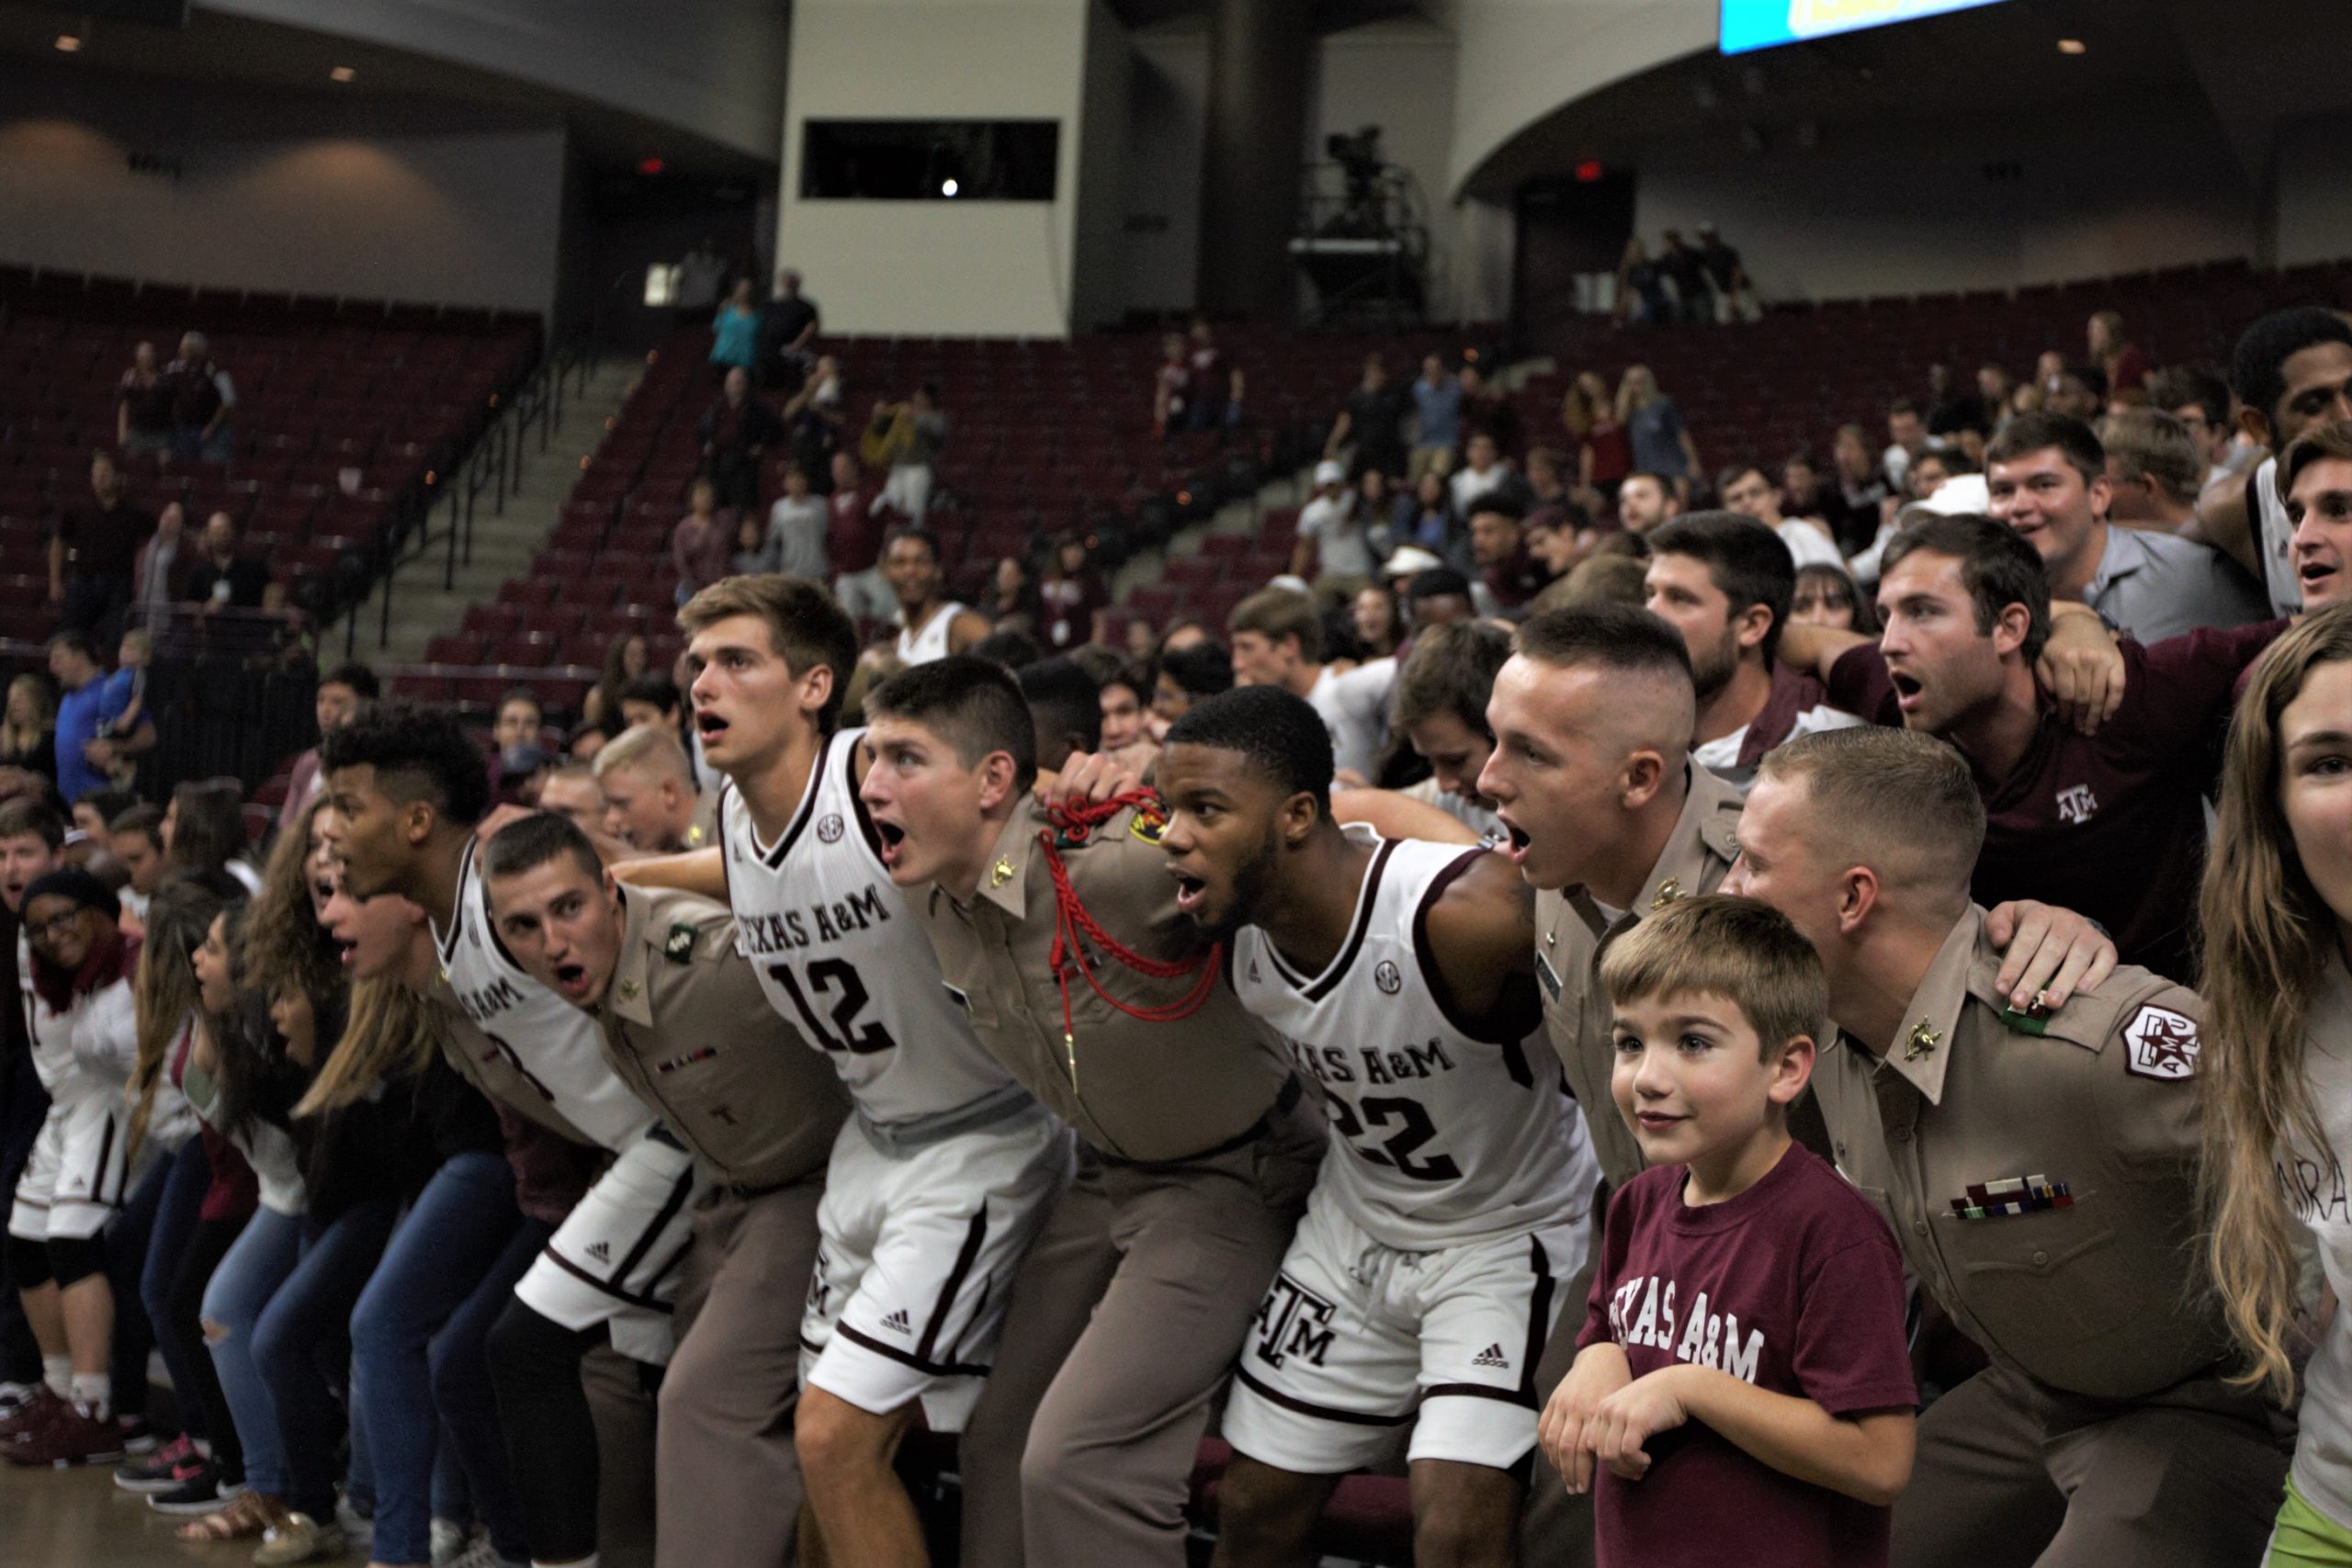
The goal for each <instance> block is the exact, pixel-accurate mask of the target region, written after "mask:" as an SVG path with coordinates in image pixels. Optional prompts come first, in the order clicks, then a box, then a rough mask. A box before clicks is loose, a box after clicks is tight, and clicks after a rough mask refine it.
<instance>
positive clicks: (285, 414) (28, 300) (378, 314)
mask: <svg viewBox="0 0 2352 1568" xmlns="http://www.w3.org/2000/svg"><path fill="white" fill-rule="evenodd" d="M187 330H196V331H201V332H203V333H205V334H206V335H207V337H208V338H209V341H210V352H211V355H212V358H213V360H214V361H215V362H216V363H217V364H218V365H220V367H221V368H222V369H223V370H225V371H227V372H228V374H229V376H230V378H231V380H232V383H233V385H234V387H235V389H236V395H237V406H236V408H235V410H234V412H233V413H232V416H231V418H232V428H233V430H234V432H235V438H236V445H235V452H234V457H233V459H232V461H231V462H230V463H229V464H228V466H227V467H226V468H222V467H220V466H218V465H208V464H193V465H187V464H167V465H165V466H164V468H163V469H162V471H161V472H160V473H159V472H158V469H157V466H156V464H155V463H154V462H153V460H152V459H142V460H140V461H135V462H125V463H124V464H123V473H124V477H125V480H126V486H125V488H126V490H127V491H128V493H129V494H130V497H131V499H132V500H133V501H134V502H136V503H137V504H139V505H140V506H141V507H143V508H145V509H147V510H149V511H151V512H152V511H155V510H157V509H160V508H161V507H162V506H164V504H165V503H166V502H173V501H177V502H182V503H183V504H184V505H185V507H186V509H187V520H188V526H189V528H190V529H191V531H193V530H195V529H198V528H200V527H202V525H203V523H204V520H205V518H206V517H207V516H209V514H210V513H214V512H227V513H230V514H231V515H232V517H234V518H236V519H237V521H238V523H239V525H241V527H242V528H243V531H244V536H245V547H246V548H247V549H248V550H249V551H251V552H252V553H254V554H255V555H258V556H261V557H263V558H266V559H267V560H268V561H269V563H270V568H271V572H272V575H273V576H274V577H275V578H277V580H278V581H285V582H288V584H289V586H290V585H293V584H297V583H302V582H306V581H307V582H310V583H312V584H315V585H318V586H319V587H326V586H329V585H337V586H339V587H340V588H341V589H342V590H343V591H345V592H358V591H363V590H364V587H365V583H364V581H360V580H358V579H356V578H354V577H345V578H344V579H343V580H342V581H340V583H339V584H338V583H337V571H338V567H339V565H341V563H343V562H344V560H345V557H346V556H347V555H349V554H351V553H353V552H358V553H361V554H372V553H373V548H374V547H375V546H376V545H377V544H378V543H379V541H380V539H381V536H382V535H383V533H384V531H385V530H387V529H388V528H390V526H392V525H394V524H395V522H396V521H397V520H398V519H399V518H401V516H403V515H404V514H406V515H413V510H414V503H415V502H417V501H418V500H420V499H421V498H422V496H423V494H424V491H425V490H426V488H427V486H428V476H432V477H435V478H437V476H438V475H439V474H441V473H446V472H447V471H449V470H450V469H451V468H452V467H453V465H454V461H455V459H456V458H457V457H458V456H459V455H461V454H462V452H463V451H464V449H465V447H466V446H469V444H470V443H471V442H472V440H473V439H474V438H475V437H476V436H478V435H479V434H481V431H482V430H483V429H484V428H485V427H486V426H487V425H488V423H490V421H491V419H492V417H493V415H494V412H495V402H494V399H495V398H496V397H498V396H499V395H500V394H503V393H504V392H506V391H508V390H510V389H512V388H514V387H515V385H517V384H518V383H519V382H520V381H521V380H522V379H523V378H524V377H525V376H526V375H527V374H528V372H529V370H530V368H531V367H532V366H533V364H534V363H535V362H536V360H537V354H538V348H539V327H538V322H537V319H536V318H534V317H526V316H518V315H514V314H508V313H496V312H491V311H487V310H446V311H445V310H436V309H435V308H433V307H430V306H406V305H393V306H389V307H387V306H385V305H383V304H381V303H368V304H362V303H354V302H344V301H336V300H332V299H309V298H305V297H299V296H293V297H289V296H287V295H283V294H279V295H274V296H260V295H239V294H234V293H215V292H212V291H209V290H207V291H204V292H202V293H200V294H199V293H196V292H193V291H191V290H189V289H186V288H158V287H147V288H136V287H135V286H133V285H131V284H129V283H127V282H122V281H119V280H112V279H105V278H91V279H87V280H85V279H83V278H81V277H79V276H71V277H61V276H55V275H48V276H37V275H34V274H32V273H28V272H26V271H23V270H21V269H9V268H0V430H5V433H6V440H5V442H0V637H9V638H18V639H28V640H38V639H40V637H44V636H46V635H47V633H48V630H49V626H50V621H51V610H50V606H49V603H48V594H47V591H46V589H47V577H46V574H47V570H48V567H47V554H46V552H47V547H48V546H47V541H48V536H49V530H50V527H51V518H52V517H53V516H54V514H55V513H56V512H57V511H58V510H59V509H62V508H70V507H74V506H79V505H82V504H84V503H85V502H87V500H88V498H89V464H90V455H91V453H92V452H93V451H94V450H96V449H100V448H104V449H107V450H109V451H111V450H112V449H113V448H114V446H115V390H116V388H117V385H118V384H119V381H120V378H121V376H122V373H123V371H124V370H125V369H126V368H127V367H129V366H130V361H131V352H132V349H133V348H134V346H135V345H136V344H139V343H141V342H142V341H143V342H152V343H153V344H154V345H155V353H156V357H157V363H158V365H159V366H160V365H162V364H164V363H166V362H168V361H169V360H170V359H171V358H172V357H173V356H174V355H175V354H176V353H177V352H178V344H179V338H180V334H181V333H182V332H184V331H187ZM345 570H348V569H345ZM295 598H296V601H297V602H298V603H300V602H302V601H303V599H304V598H305V595H303V594H300V593H298V594H296V595H295ZM312 604H313V607H314V608H326V607H328V606H327V605H326V604H325V603H324V602H323V601H319V600H317V599H315V597H313V599H312Z"/></svg>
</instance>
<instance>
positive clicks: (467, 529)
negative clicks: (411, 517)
mask: <svg viewBox="0 0 2352 1568" xmlns="http://www.w3.org/2000/svg"><path fill="white" fill-rule="evenodd" d="M628 281H629V279H628V275H626V274H624V275H623V276H619V277H616V278H615V279H614V280H613V282H612V284H611V286H610V287H608V288H606V289H605V292H604V294H603V295H602V296H601V297H600V298H599V299H597V301H596V303H595V305H594V307H593V308H592V309H591V310H589V311H588V313H587V314H586V315H585V316H584V317H583V318H582V320H581V321H578V322H577V323H575V325H574V327H573V329H572V330H571V332H569V333H566V334H564V335H563V336H562V337H561V338H560V339H558V340H557V342H556V344H555V345H554V346H553V347H552V348H550V349H549V350H548V352H547V353H546V354H545V355H542V356H541V357H540V359H539V363H538V365H537V367H535V368H534V369H533V370H532V371H531V373H530V374H529V375H528V376H526V377H525V378H524V379H523V382H522V384H521V385H520V386H519V387H517V388H515V390H514V393H513V395H512V396H509V397H503V398H502V397H499V396H497V395H495V394H493V395H492V404H493V405H495V406H497V408H498V412H497V415H496V417H495V418H493V419H492V421H491V423H490V427H489V428H488V429H487V430H485V431H484V432H483V433H482V434H481V439H480V440H478V441H476V442H475V443H474V444H473V446H472V448H471V449H470V450H469V451H468V452H467V454H466V455H465V457H464V458H463V459H462V460H461V461H460V462H459V463H458V468H457V469H456V471H455V472H453V473H451V474H449V475H448V476H447V480H446V482H443V483H441V484H439V486H438V489H437V491H435V493H433V494H432V497H431V499H430V500H428V501H427V502H425V504H424V512H423V514H422V516H421V517H420V518H419V519H418V521H417V524H416V525H415V526H414V527H413V528H410V529H403V530H400V531H398V532H397V533H396V534H395V535H394V536H393V539H392V542H390V544H389V545H388V546H387V547H386V555H387V558H386V559H384V560H383V561H382V562H381V563H380V566H379V573H378V581H379V584H380V591H381V594H382V598H381V602H380V603H379V605H378V609H377V624H376V646H377V647H378V648H379V649H382V648H388V647H390V644H391V639H392V601H393V599H394V598H395V597H396V596H397V590H396V587H395V580H396V578H397V576H398V569H399V568H400V566H401V564H403V563H404V562H405V561H407V560H411V559H414V558H418V557H421V556H424V554H426V553H427V552H428V551H430V550H432V549H433V548H434V547H435V546H436V545H437V546H439V547H440V548H441V549H442V551H443V559H442V568H441V586H442V588H443V589H444V590H448V589H453V588H455V587H457V585H458V563H459V562H460V561H461V560H462V561H464V562H465V563H466V564H468V565H471V564H472V562H473V555H474V515H475V512H476V509H477V508H478V507H479V506H480V505H481V499H482V496H483V495H484V493H485V492H487V493H488V495H489V497H490V508H491V512H492V515H493V516H499V517H503V516H504V515H505V514H506V503H507V502H508V501H509V500H511V499H512V498H513V497H514V494H515V488H516V486H517V485H518V484H519V482H520V480H521V477H522V467H523V457H524V454H525V451H526V447H525V445H524V444H525V443H526V442H527V441H528V440H529V439H530V438H531V436H532V434H533V433H534V432H535V431H536V433H537V436H538V449H539V451H540V452H542V453H544V452H546V451H547V449H548V446H549V445H550V444H551V443H552V442H553V440H554V438H555V436H556V434H557V433H558V432H560V430H561V429H562V428H563V421H564V415H565V413H566V412H567V405H568V404H569V403H570V402H571V401H573V400H577V399H579V398H580V397H582V395H584V394H585V393H586V391H587V389H588V378H589V377H590V376H591V375H593V374H594V372H595V368H596V365H597V363H598V362H599V361H600V360H601V359H602V358H603V357H604V348H605V333H606V330H607V326H608V323H609V321H610V320H611V314H612V306H613V303H614V301H615V300H616V299H617V298H618V296H619V291H620V288H621V287H622V286H623V285H624V284H626V283H627V282H628ZM436 513H441V514H444V515H442V517H441V522H440V525H439V531H438V532H437V533H436V532H435V514H436ZM365 608H366V606H365V605H364V604H362V605H357V606H355V607H354V608H353V610H352V612H351V615H350V616H349V618H347V619H346V620H345V623H344V632H343V650H344V655H345V658H353V657H356V652H355V650H356V647H357V642H358V628H359V619H360V616H361V615H362V613H363V612H364V610H365Z"/></svg>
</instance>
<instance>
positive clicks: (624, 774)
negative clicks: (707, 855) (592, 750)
mask: <svg viewBox="0 0 2352 1568" xmlns="http://www.w3.org/2000/svg"><path fill="white" fill-rule="evenodd" d="M594 770H595V776H596V787H597V789H598V790H600V791H602V792H603V794H604V796H605V822H604V830H605V833H606V834H607V835H608V836H609V837H611V838H614V839H617V840H620V841H621V842H623V843H625V844H627V845H628V846H629V847H630V848H631V849H633V850H635V851H636V852H638V853H639V854H641V855H666V854H676V853H678V852H680V851H683V850H698V849H701V848H703V847H704V846H705V845H707V844H714V843H717V842H718V840H717V839H716V838H715V837H713V836H712V832H711V822H712V815H711V813H712V810H713V808H714V807H715V806H716V805H717V799H718V797H717V795H714V794H706V793H705V792H703V791H700V790H697V789H695V771H694V763H693V762H692V761H689V760H688V758H687V756H686V749H685V748H684V746H683V745H681V744H679V742H678V736H677V732H676V731H675V730H673V729H671V728H668V727H666V726H663V725H659V724H640V725H639V726H638V727H637V728H635V729H630V730H626V731H624V732H623V733H621V734H620V735H619V736H617V737H616V738H615V739H613V740H612V741H611V742H609V743H608V744H607V745H606V746H605V749H604V750H601V751H599V752H597V753H596V761H595V762H594Z"/></svg>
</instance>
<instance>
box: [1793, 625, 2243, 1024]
mask: <svg viewBox="0 0 2352 1568" xmlns="http://www.w3.org/2000/svg"><path fill="white" fill-rule="evenodd" d="M2286 628H2287V623H2286V622H2284V621H2262V622H2257V623H2256V624H2255V625H2253V626H2236V627H2233V628H2231V629H2229V630H2227V631H2195V632H2190V633H2188V634H2187V635H2186V636H2183V637H2167V638H2165V640H2164V641H2162V642H2157V643H2150V644H2148V645H2147V646H2146V647H2142V646H2141V645H2140V644H2138V643H2136V642H2132V641H2131V640H2130V639H2129V638H2126V639H2125V640H2124V641H2123V642H2122V643H2121V644H2120V649H2121V652H2122V655H2123V669H2124V689H2123V703H2122V705H2121V706H2120V707H2118V708H2117V709H2116V710H2115V715H2114V716H2113V717H2111V718H2109V720H2108V721H2107V722H2106V723H2105V724H2102V725H2100V726H2099V730H2098V734H2097V735H2095V736H2084V735H2080V734H2077V733H2076V732H2075V730H2074V728H2072V727H2070V726H2068V725H2067V724H2065V723H2064V721H2062V720H2061V719H2060V718H2059V717H2058V716H2057V713H2056V712H2055V710H2053V709H2050V708H2048V707H2045V708H2044V709H2043V712H2042V716H2041V728H2039V729H2038V730H2036V731H2035V732H2034V737H2033V743H2032V744H2031V745H2030V746H2029V747H2028V748H2027V749H2026V754H2025V759H2024V761H2020V762H2019V763H2018V765H2017V768H2016V771H2014V772H2013V773H2010V774H2009V776H2008V777H2007V778H2005V779H1998V780H1992V781H1987V780H1985V779H1984V778H1981V777H1980V778H1978V780H1977V781H1976V784H1977V787H1978V788H1979V789H1980V790H1982V791H1983V792H1984V795H1985V849H1984V852H1983V853H1981V854H1980V855H1978V856H1977V859H1976V875H1975V877H1974V879H1973V882H1972V884H1971V886H1970V892H1971V893H1972V894H1973V896H1974V897H1975V899H1976V902H1978V903H1979V904H1982V905H1984V906H1985V908H1988V909H1989V908H1992V907H1993V906H1994V905H1996V904H1999V903H2004V902H2006V901H2007V900H2008V899H2011V898H2038V899H2040V900H2041V901H2042V902H2043V903H2045V904H2055V905H2057V906H2058V907H2060V908H2065V909H2072V910H2074V911H2075V913H2076V914H2078V915H2087V916H2089V917H2090V918H2091V919H2094V920H2097V921H2098V923H2099V925H2100V926H2101V927H2102V928H2104V929H2105V930H2106V931H2107V934H2108V935H2109V936H2110V937H2112V938H2113V939H2114V941H2115V946H2116V950H2117V952H2118V953H2120V955H2121V958H2122V961H2123V962H2124V963H2126V964H2139V965H2140V966H2142V967H2143V968H2146V969H2153V970H2154V971H2155V972H2156V973H2157V974H2159V975H2163V976H2168V977H2169V978H2171V979H2175V980H2178V981H2180V982H2182V983H2183V984H2184V985H2193V984H2195V983H2196V980H2197V968H2196V960H2195V956H2194V949H2195V946H2196V940H2195V923H2196V918H2197V893H2198V883H2199V879H2200V878H2201V877H2202V876H2203V875H2204V872H2205V794H2206V791H2207V789H2208V788H2209V787H2210V786H2211V784H2212V782H2213V776H2214V771H2215V762H2216V761H2217V759H2216V754H2215V751H2214V747H2215V744H2216V742H2217V741H2218V740H2219V739H2220V738H2221V733H2222V728H2223V727H2224V726H2225V725H2226V724H2227V722H2228V719H2229V716H2230V705H2231V702H2232V699H2233V694H2234V693H2235V691H2236V687H2237V682H2238V677H2239V675H2240V674H2241V673H2242V672H2243V671H2245V669H2246V667H2247V666H2248V665H2250V664H2252V663H2253V662H2254V660H2256V658H2258V657H2260V655H2261V653H2262V650H2263V649H2266V648H2267V647H2269V646H2270V644H2271V643H2272V642H2273V641H2274V640H2275V639H2276V638H2277V637H2278V634H2279V633H2280V632H2282V631H2284V630H2286ZM1829 701H1830V704H1831V705H1832V706H1834V707H1839V708H1843V709H1844V710H1845V711H1846V712H1848V713H1850V714H1858V715H1860V716H1861V717H1863V718H1867V719H1869V720H1871V722H1872V723H1875V724H1883V725H1888V726H1897V725H1900V724H1901V723H1902V722H1903V710H1902V708H1901V707H1900V706H1899V705H1897V704H1896V702H1895V698H1894V682H1892V681H1891V680H1889V679H1888V677H1887V672H1886V660H1885V659H1884V658H1883V657H1882V656H1881V655H1880V653H1879V650H1878V646H1877V645H1876V644H1875V643H1863V644H1860V645H1859V646H1857V647H1855V648H1852V649H1849V650H1847V652H1846V654H1845V656H1844V657H1843V658H1841V659H1839V660H1838V662H1837V663H1836V664H1835V665H1834V666H1832V667H1831V669H1830V671H1829Z"/></svg>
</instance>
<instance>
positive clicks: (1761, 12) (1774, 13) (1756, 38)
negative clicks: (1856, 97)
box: [1723, 0, 2000, 54]
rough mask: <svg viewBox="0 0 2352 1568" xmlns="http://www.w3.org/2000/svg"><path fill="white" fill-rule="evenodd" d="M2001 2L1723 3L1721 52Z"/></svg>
mask: <svg viewBox="0 0 2352 1568" xmlns="http://www.w3.org/2000/svg"><path fill="white" fill-rule="evenodd" d="M1999 3H2000V0H1723V8H1724V9H1723V20H1724V25H1723V51H1724V53H1725V54H1742V53H1745V52H1746V51H1748V50H1751V49H1770V48H1771V47H1772V46H1773V45H1774V44H1781V43H1799V42H1802V41H1804V39H1813V38H1826V37H1827V36H1828V35H1829V34H1831V33H1850V32H1858V31H1860V29H1861V28H1883V27H1884V26H1886V25H1887V24H1888V23H1890V22H1908V21H1913V20H1916V19H1917V18H1918V17H1936V16H1941V15H1942V14H1943V13H1944V12H1946V11H1965V10H1968V9H1969V8H1970V7H1972V6H1993V5H1998V4H1999Z"/></svg>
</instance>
